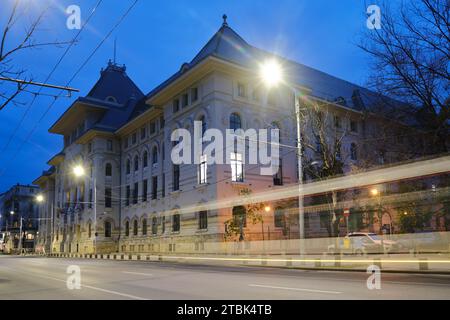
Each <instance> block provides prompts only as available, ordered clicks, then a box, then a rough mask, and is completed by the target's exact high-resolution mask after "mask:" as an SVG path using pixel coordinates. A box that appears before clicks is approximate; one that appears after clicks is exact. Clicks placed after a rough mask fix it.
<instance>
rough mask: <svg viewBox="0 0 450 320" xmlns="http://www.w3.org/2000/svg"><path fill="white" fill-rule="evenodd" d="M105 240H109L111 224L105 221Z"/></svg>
mask: <svg viewBox="0 0 450 320" xmlns="http://www.w3.org/2000/svg"><path fill="white" fill-rule="evenodd" d="M105 238H111V222H109V221H105Z"/></svg>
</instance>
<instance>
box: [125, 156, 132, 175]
mask: <svg viewBox="0 0 450 320" xmlns="http://www.w3.org/2000/svg"><path fill="white" fill-rule="evenodd" d="M126 171H127V174H130V173H131V163H130V159H127V165H126Z"/></svg>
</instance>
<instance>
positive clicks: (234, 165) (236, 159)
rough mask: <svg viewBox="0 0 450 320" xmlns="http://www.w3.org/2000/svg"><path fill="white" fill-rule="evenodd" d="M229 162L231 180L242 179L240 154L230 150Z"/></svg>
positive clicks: (242, 166) (239, 180) (242, 168)
mask: <svg viewBox="0 0 450 320" xmlns="http://www.w3.org/2000/svg"><path fill="white" fill-rule="evenodd" d="M230 163H231V181H233V182H243V181H244V163H243V161H242V154H240V153H236V152H232V153H231V156H230Z"/></svg>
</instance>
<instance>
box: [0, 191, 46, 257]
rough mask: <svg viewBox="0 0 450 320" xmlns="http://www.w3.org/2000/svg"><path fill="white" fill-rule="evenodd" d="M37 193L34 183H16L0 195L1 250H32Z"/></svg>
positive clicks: (37, 217) (36, 222)
mask: <svg viewBox="0 0 450 320" xmlns="http://www.w3.org/2000/svg"><path fill="white" fill-rule="evenodd" d="M38 194H39V188H38V187H36V186H34V185H21V184H17V185H15V186H13V187H11V188H10V189H9V190H8V191H6V192H4V193H3V194H1V195H0V233H2V248H0V249H1V250H2V251H3V252H7V253H14V252H19V251H20V249H24V250H26V251H33V250H34V246H35V239H36V237H37V232H38V221H39V220H38V219H39V210H38V204H37V201H36V196H37V195H38ZM20 231H22V233H21V232H20Z"/></svg>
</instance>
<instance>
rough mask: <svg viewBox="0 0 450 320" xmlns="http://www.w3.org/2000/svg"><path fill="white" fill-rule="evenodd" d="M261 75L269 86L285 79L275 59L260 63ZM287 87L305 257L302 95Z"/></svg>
mask: <svg viewBox="0 0 450 320" xmlns="http://www.w3.org/2000/svg"><path fill="white" fill-rule="evenodd" d="M259 75H260V78H261V80H262V81H263V83H264V84H265V85H266V86H267V87H268V88H271V87H275V86H277V85H278V84H279V83H281V82H285V81H284V80H283V68H282V66H281V65H280V63H279V62H278V61H277V60H275V59H272V60H266V61H265V62H264V63H263V64H261V65H260V70H259ZM287 87H288V88H289V89H290V90H291V91H292V92H293V94H294V107H295V118H296V125H297V128H296V129H297V166H298V191H299V196H298V220H299V241H300V256H301V257H303V254H304V252H305V248H304V245H305V244H304V241H303V240H302V239H304V238H305V214H304V208H303V186H302V185H303V164H302V140H301V122H300V99H299V98H300V97H299V94H298V92H297V90H295V88H292V87H291V86H290V85H287Z"/></svg>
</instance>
